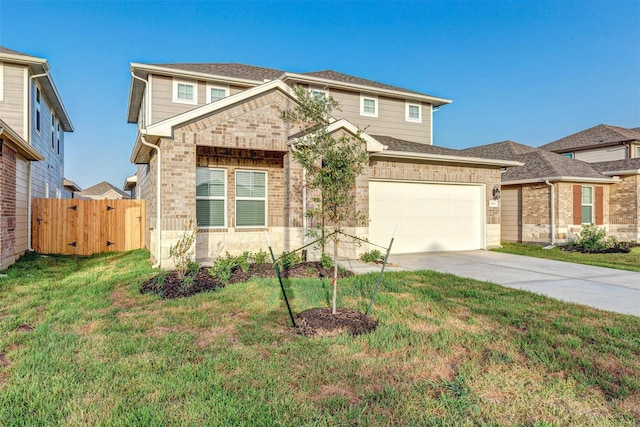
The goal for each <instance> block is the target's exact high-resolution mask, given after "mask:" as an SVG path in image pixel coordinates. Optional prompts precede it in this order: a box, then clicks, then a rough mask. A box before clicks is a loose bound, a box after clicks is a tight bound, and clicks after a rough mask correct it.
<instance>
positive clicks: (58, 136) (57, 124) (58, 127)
mask: <svg viewBox="0 0 640 427" xmlns="http://www.w3.org/2000/svg"><path fill="white" fill-rule="evenodd" d="M56 129H57V131H56V135H57V140H58V155H60V140H61V139H62V138H61V136H62V132H61V131H60V122H59V121H58V122H56Z"/></svg>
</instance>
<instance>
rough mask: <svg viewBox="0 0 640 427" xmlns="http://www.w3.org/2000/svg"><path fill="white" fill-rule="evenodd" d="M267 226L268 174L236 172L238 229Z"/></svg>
mask: <svg viewBox="0 0 640 427" xmlns="http://www.w3.org/2000/svg"><path fill="white" fill-rule="evenodd" d="M266 226H267V173H266V172H262V171H244V170H237V171H236V227H266Z"/></svg>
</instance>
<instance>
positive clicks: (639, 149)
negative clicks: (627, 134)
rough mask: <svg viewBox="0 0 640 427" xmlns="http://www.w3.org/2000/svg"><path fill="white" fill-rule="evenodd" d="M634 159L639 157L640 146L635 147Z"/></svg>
mask: <svg viewBox="0 0 640 427" xmlns="http://www.w3.org/2000/svg"><path fill="white" fill-rule="evenodd" d="M636 157H640V145H636Z"/></svg>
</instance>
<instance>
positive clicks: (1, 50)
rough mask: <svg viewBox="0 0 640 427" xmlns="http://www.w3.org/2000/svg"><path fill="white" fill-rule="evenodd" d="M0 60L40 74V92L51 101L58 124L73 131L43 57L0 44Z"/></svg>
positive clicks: (33, 73) (38, 79) (49, 68)
mask: <svg viewBox="0 0 640 427" xmlns="http://www.w3.org/2000/svg"><path fill="white" fill-rule="evenodd" d="M0 62H9V63H16V64H22V65H26V66H27V67H28V68H29V71H30V72H31V74H32V75H40V76H39V77H36V80H37V81H38V83H40V86H41V88H42V92H43V93H44V96H45V97H46V98H47V100H48V101H49V102H50V103H51V106H52V107H53V109H54V111H55V112H56V114H57V116H58V118H59V119H60V125H61V126H62V129H63V130H64V131H65V132H73V124H72V123H71V118H70V117H69V114H68V113H67V109H66V108H65V106H64V104H63V103H62V98H61V97H60V93H58V89H57V88H56V85H55V83H54V82H53V78H52V77H51V74H50V70H51V67H50V66H49V63H48V62H47V60H46V59H44V58H38V57H37V56H31V55H27V54H25V53H21V52H18V51H15V50H12V49H8V48H6V47H3V46H0Z"/></svg>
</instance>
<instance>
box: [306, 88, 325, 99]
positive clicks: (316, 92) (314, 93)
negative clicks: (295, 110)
mask: <svg viewBox="0 0 640 427" xmlns="http://www.w3.org/2000/svg"><path fill="white" fill-rule="evenodd" d="M309 93H310V94H311V96H312V97H314V98H316V97H318V98H324V99H327V98H329V92H328V91H326V90H324V89H309Z"/></svg>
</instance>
